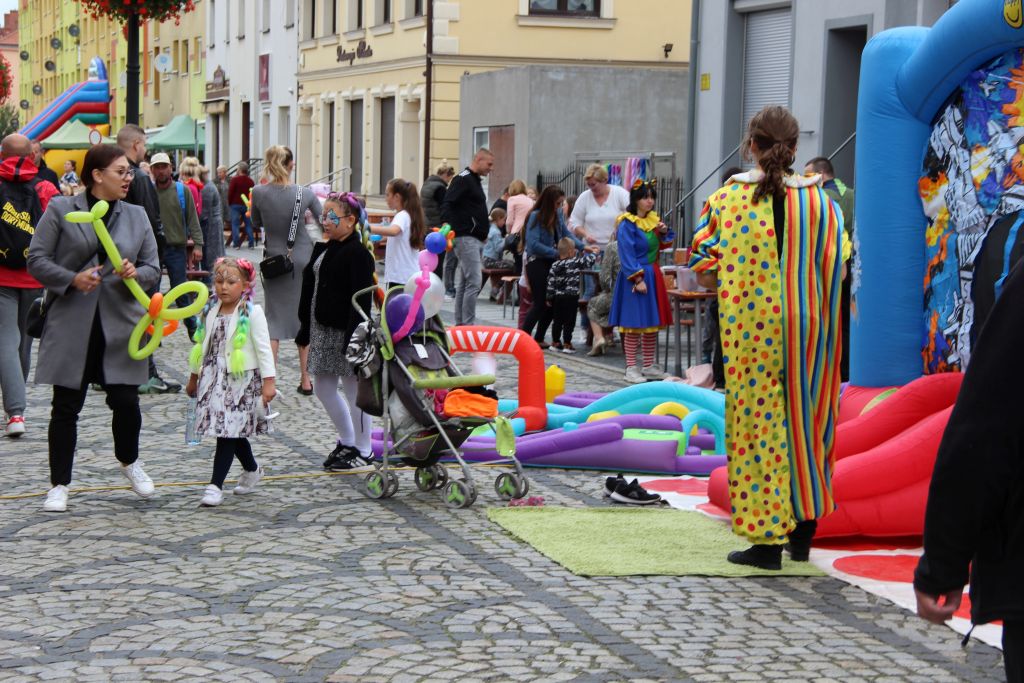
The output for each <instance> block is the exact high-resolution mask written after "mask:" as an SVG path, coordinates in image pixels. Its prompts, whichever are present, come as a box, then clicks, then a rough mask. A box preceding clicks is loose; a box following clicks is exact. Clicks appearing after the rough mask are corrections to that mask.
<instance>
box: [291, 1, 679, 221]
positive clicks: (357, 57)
mask: <svg viewBox="0 0 1024 683" xmlns="http://www.w3.org/2000/svg"><path fill="white" fill-rule="evenodd" d="M428 2H430V0H303V1H302V6H301V12H300V13H299V33H300V42H299V76H298V81H299V82H298V88H299V101H298V112H297V116H298V119H297V133H296V135H297V142H296V145H297V149H296V153H297V164H298V176H299V179H300V180H301V181H310V180H315V179H321V178H330V179H331V180H333V181H335V182H334V185H335V186H336V187H344V188H346V189H352V190H353V191H356V192H360V193H363V194H366V195H368V196H370V197H371V201H379V197H380V195H381V193H382V192H383V189H384V185H385V183H386V182H387V180H388V179H390V178H392V177H395V176H401V177H405V178H408V179H410V180H413V181H415V182H421V181H422V179H423V174H424V170H425V169H432V168H433V167H434V166H436V165H437V164H438V163H439V162H440V161H441V160H442V159H447V160H449V161H450V162H451V163H452V164H454V165H463V164H465V163H467V162H468V157H469V155H470V154H471V153H472V148H473V147H474V140H473V139H472V138H473V135H474V133H473V131H472V130H470V131H469V132H466V131H464V130H462V129H461V127H460V116H461V114H460V107H461V100H462V95H463V93H462V88H463V77H464V76H469V75H472V74H478V73H482V72H487V71H495V70H499V69H505V68H508V67H517V66H528V65H542V66H552V67H586V66H602V67H610V68H614V67H633V68H643V69H650V68H655V69H672V68H675V69H682V70H685V69H686V66H687V63H688V59H689V50H688V44H689V43H688V36H689V33H690V31H689V21H690V2H689V0H686V1H678V0H649V2H645V3H642V4H643V6H642V7H641V6H640V3H627V2H624V1H622V0H619V2H615V1H614V0H573V1H572V2H569V1H568V0H487V2H481V1H480V0H433V2H432V12H433V34H432V35H427V22H426V13H427V12H428V11H430V10H431V7H428ZM428 43H430V44H431V45H432V48H433V49H432V52H431V54H430V55H429V57H430V59H429V67H428V54H427V44H428ZM428 77H429V81H430V85H429V87H428V82H427V81H428ZM523 96H524V97H525V96H526V93H523ZM621 106H623V107H628V103H625V102H624V103H622V105H621ZM578 107H579V108H578V109H577V110H569V111H565V110H559V111H550V112H545V113H544V114H545V115H546V116H547V117H550V119H551V120H553V121H554V120H558V121H571V120H574V119H577V120H579V121H580V125H586V123H585V122H586V118H587V116H586V103H583V102H581V103H578ZM679 116H680V117H681V118H685V112H680V113H679ZM536 125H538V126H541V125H547V122H546V121H544V120H538V121H536ZM527 134H528V131H523V133H521V135H524V136H525V135H527ZM524 139H525V137H524ZM568 161H571V160H565V162H563V163H567V162H568Z"/></svg>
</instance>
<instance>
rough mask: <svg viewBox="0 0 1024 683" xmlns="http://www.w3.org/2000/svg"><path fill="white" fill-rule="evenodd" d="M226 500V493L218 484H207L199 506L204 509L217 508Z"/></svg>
mask: <svg viewBox="0 0 1024 683" xmlns="http://www.w3.org/2000/svg"><path fill="white" fill-rule="evenodd" d="M223 500H224V492H223V491H221V490H220V488H218V487H217V485H216V484H207V485H206V491H205V492H204V493H203V498H202V500H200V501H199V505H200V506H201V507H204V508H215V507H217V506H218V505H220V504H221V501H223Z"/></svg>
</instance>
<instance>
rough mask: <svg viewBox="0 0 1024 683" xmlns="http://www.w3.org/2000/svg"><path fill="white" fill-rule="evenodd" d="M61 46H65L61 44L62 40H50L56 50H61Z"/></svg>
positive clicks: (51, 45)
mask: <svg viewBox="0 0 1024 683" xmlns="http://www.w3.org/2000/svg"><path fill="white" fill-rule="evenodd" d="M61 45H63V43H61V42H60V38H56V37H54V38H50V47H52V48H53V49H54V50H59V49H60V48H61Z"/></svg>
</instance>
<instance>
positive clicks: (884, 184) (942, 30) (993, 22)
mask: <svg viewBox="0 0 1024 683" xmlns="http://www.w3.org/2000/svg"><path fill="white" fill-rule="evenodd" d="M1021 5H1022V0H1003V1H999V0H960V2H958V3H957V4H956V5H954V6H953V7H952V8H951V9H950V10H949V11H948V12H946V13H945V14H944V15H943V16H942V18H940V19H939V21H938V22H936V24H935V26H933V27H932V28H930V29H928V28H920V27H906V28H897V29H891V30H888V31H884V32H882V33H879V34H878V35H876V36H875V37H873V38H872V39H871V40H870V41H869V42H868V44H867V46H866V47H865V48H864V55H863V58H862V61H861V79H860V95H859V103H858V107H857V143H856V144H857V170H856V179H855V180H856V188H857V195H856V201H857V210H856V215H857V234H856V237H855V239H856V243H857V260H856V263H855V264H854V268H853V277H854V282H853V289H854V312H853V314H852V315H851V323H850V327H851V334H852V339H851V344H850V352H851V364H850V367H851V376H850V380H851V383H852V384H855V385H859V386H889V385H902V384H906V383H907V382H910V381H912V380H914V379H916V378H917V377H920V376H921V374H922V356H921V346H922V341H923V339H924V327H923V323H922V309H923V304H922V287H923V282H924V277H925V265H926V264H925V249H924V232H925V226H926V224H927V219H926V217H925V215H924V212H923V210H922V206H921V199H920V197H919V195H918V191H917V182H918V179H919V178H920V175H921V164H922V160H923V158H924V153H925V149H926V146H927V143H928V138H929V135H930V134H931V130H932V123H933V119H934V118H935V116H936V115H937V114H938V113H939V110H940V108H941V107H942V106H943V104H944V103H945V101H946V100H947V98H949V96H950V95H951V94H952V93H953V91H954V90H955V89H956V88H957V86H959V85H960V83H961V82H962V81H963V80H964V79H965V78H966V77H967V76H968V75H969V74H970V72H971V71H972V70H974V69H976V68H978V67H980V66H982V65H983V64H985V62H987V61H988V60H990V59H992V58H994V57H996V56H998V55H1000V54H1002V53H1003V52H1006V51H1007V50H1010V49H1013V48H1016V47H1020V46H1022V45H1024V29H1022V28H1021V27H1022V23H1024V8H1022V6H1021Z"/></svg>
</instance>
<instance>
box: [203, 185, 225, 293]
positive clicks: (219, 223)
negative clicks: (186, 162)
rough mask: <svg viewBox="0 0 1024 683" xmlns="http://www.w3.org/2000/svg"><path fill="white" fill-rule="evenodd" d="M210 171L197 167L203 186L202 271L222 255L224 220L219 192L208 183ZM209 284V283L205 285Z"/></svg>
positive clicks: (209, 267) (210, 267) (210, 266)
mask: <svg viewBox="0 0 1024 683" xmlns="http://www.w3.org/2000/svg"><path fill="white" fill-rule="evenodd" d="M209 175H210V170H209V169H208V168H206V167H205V166H200V167H199V182H201V183H202V184H203V189H202V190H200V194H201V196H202V198H203V212H202V213H201V214H199V227H201V228H202V229H203V270H207V271H208V270H211V269H212V268H213V264H214V263H215V262H216V261H217V259H219V258H220V257H221V256H223V255H224V218H223V216H222V210H223V209H222V207H221V203H220V192H218V191H217V186H216V185H214V184H213V183H211V182H210V177H209ZM207 284H209V283H207Z"/></svg>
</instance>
